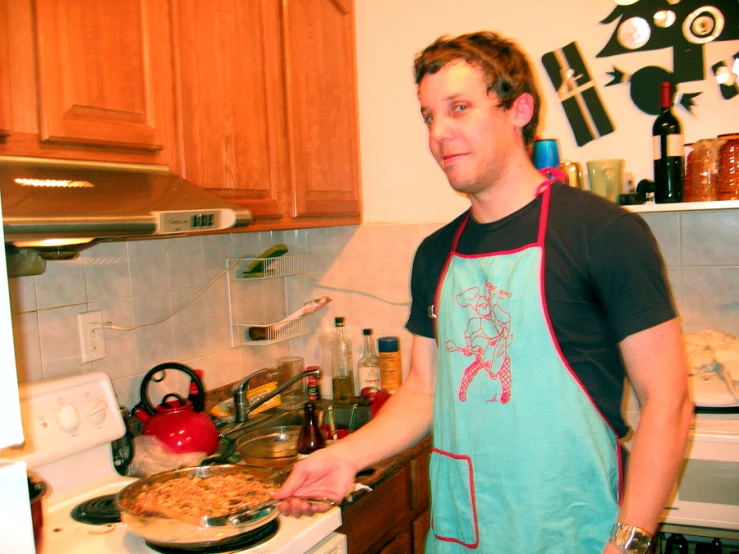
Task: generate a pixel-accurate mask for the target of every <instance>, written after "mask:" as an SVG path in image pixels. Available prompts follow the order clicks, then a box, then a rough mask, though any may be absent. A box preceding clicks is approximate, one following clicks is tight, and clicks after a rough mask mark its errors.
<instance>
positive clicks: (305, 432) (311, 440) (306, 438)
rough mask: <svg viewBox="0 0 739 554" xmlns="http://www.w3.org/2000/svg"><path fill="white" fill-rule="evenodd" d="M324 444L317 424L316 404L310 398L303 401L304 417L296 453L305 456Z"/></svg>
mask: <svg viewBox="0 0 739 554" xmlns="http://www.w3.org/2000/svg"><path fill="white" fill-rule="evenodd" d="M325 446H326V441H325V440H324V439H323V433H321V429H320V428H319V426H318V414H316V404H315V402H313V401H312V400H309V401H308V402H306V403H305V418H304V420H303V428H302V429H301V430H300V436H299V437H298V454H299V455H300V456H307V455H308V454H310V453H312V452H315V451H316V450H318V449H320V448H324V447H325Z"/></svg>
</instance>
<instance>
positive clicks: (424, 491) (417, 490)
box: [411, 450, 431, 510]
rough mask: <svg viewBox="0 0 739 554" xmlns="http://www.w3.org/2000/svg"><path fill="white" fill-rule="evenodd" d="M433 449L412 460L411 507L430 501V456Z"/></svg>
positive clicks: (423, 504) (415, 507)
mask: <svg viewBox="0 0 739 554" xmlns="http://www.w3.org/2000/svg"><path fill="white" fill-rule="evenodd" d="M430 457H431V450H426V451H425V452H423V453H421V454H419V455H418V456H416V457H415V458H414V459H413V460H411V509H413V510H415V509H417V508H420V507H422V506H426V505H427V504H428V502H429V458H430Z"/></svg>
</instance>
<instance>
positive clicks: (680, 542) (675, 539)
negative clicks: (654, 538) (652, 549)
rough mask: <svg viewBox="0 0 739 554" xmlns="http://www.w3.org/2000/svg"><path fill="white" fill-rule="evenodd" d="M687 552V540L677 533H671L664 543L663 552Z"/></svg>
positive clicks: (676, 553) (677, 553)
mask: <svg viewBox="0 0 739 554" xmlns="http://www.w3.org/2000/svg"><path fill="white" fill-rule="evenodd" d="M683 553H685V554H687V553H688V541H687V540H686V539H685V537H684V536H682V535H681V534H679V533H673V534H672V535H670V538H669V539H667V543H666V544H665V554H683Z"/></svg>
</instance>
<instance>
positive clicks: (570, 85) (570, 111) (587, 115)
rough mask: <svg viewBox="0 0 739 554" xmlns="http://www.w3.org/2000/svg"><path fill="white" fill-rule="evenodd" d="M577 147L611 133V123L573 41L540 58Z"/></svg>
mask: <svg viewBox="0 0 739 554" xmlns="http://www.w3.org/2000/svg"><path fill="white" fill-rule="evenodd" d="M541 62H542V64H544V69H545V70H546V72H547V74H548V75H549V79H550V80H551V81H552V85H554V89H555V90H556V91H557V96H558V97H559V100H560V102H561V103H562V107H563V108H564V111H565V114H566V115H567V120H568V121H569V122H570V127H571V128H572V132H573V134H574V135H575V141H576V142H577V145H578V146H582V145H583V144H587V143H588V142H590V141H592V140H595V139H597V138H598V137H601V136H603V135H607V134H609V133H612V132H613V130H614V128H613V123H612V122H611V118H610V117H609V116H608V112H607V111H606V108H605V106H604V105H603V102H602V101H601V99H600V95H599V94H598V89H597V88H596V85H595V81H593V79H592V77H591V76H590V71H588V67H587V65H586V64H585V60H584V59H583V57H582V54H581V53H580V49H579V48H578V46H577V43H576V42H571V43H570V44H568V45H566V46H564V47H563V48H561V49H560V50H555V51H553V52H547V53H546V54H544V55H543V56H542V57H541Z"/></svg>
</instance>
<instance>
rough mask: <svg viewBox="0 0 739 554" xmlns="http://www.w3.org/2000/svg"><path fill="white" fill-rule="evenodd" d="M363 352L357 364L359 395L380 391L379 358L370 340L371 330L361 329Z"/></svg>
mask: <svg viewBox="0 0 739 554" xmlns="http://www.w3.org/2000/svg"><path fill="white" fill-rule="evenodd" d="M362 335H363V336H364V352H363V353H362V357H361V358H359V362H357V373H358V374H359V394H360V395H361V394H364V393H365V392H369V391H370V390H374V391H375V392H377V391H378V390H380V358H379V357H378V356H377V352H376V351H375V343H374V341H373V340H372V329H363V330H362Z"/></svg>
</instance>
